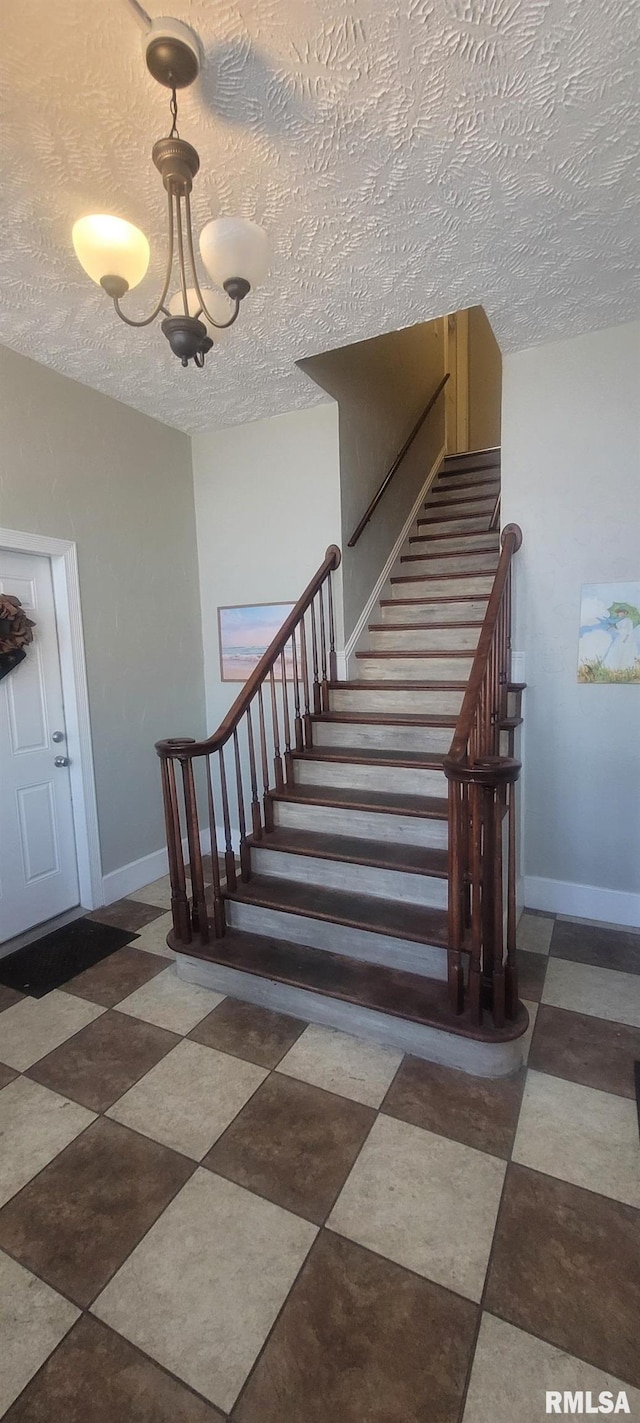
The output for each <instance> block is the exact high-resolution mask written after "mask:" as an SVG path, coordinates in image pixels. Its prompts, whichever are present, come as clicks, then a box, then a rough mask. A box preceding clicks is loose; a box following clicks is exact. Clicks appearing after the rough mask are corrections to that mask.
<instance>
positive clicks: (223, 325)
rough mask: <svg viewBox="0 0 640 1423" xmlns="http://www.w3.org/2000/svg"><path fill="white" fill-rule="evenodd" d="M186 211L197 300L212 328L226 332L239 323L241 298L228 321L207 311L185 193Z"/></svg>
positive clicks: (237, 298)
mask: <svg viewBox="0 0 640 1423" xmlns="http://www.w3.org/2000/svg"><path fill="white" fill-rule="evenodd" d="M184 209H185V217H186V227H187V247H188V251H189V261H190V263H191V271H192V272H193V285H194V287H195V291H196V296H197V298H198V301H199V302H200V309H201V311H203V312H204V314H205V316H206V318H207V321H208V322H209V324H210V326H217V328H218V331H226V330H227V329H228V328H229V326H233V323H234V321H237V319H238V312H239V310H240V299H239V297H236V299H235V304H234V311H233V314H232V316H231V317H230V318H229V320H228V321H216V320H215V317H213V316H212V315H211V312H210V311H207V305H206V302H205V299H204V297H203V295H202V292H201V290H200V283H199V281H198V270H197V267H196V258H195V253H194V250H193V229H192V226H191V202H190V199H189V194H188V193H185V195H184Z"/></svg>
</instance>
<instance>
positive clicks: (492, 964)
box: [443, 524, 523, 1028]
mask: <svg viewBox="0 0 640 1423" xmlns="http://www.w3.org/2000/svg"><path fill="white" fill-rule="evenodd" d="M500 543H501V552H500V558H499V561H498V567H497V570H496V574H495V578H494V581H493V586H492V589H491V593H490V595H489V601H488V604H487V610H486V613H485V616H484V620H483V624H482V628H481V631H480V637H479V640H478V646H477V648H476V652H475V656H474V658H473V662H472V666H471V673H470V676H469V680H468V683H467V688H466V691H465V694H464V697H463V700H462V706H461V708H460V713H459V715H458V719H457V722H456V727H455V731H454V734H453V740H452V743H451V747H450V750H449V752H448V754H447V756H446V757H445V759H444V763H443V769H444V773H445V776H446V777H447V780H448V783H449V817H448V818H449V911H448V925H449V985H450V992H451V1001H452V1006H453V1008H454V1009H455V1011H456V1012H459V1013H460V1012H463V1011H465V1010H468V1011H469V1012H470V1015H471V1018H472V1021H473V1022H474V1023H480V1022H481V1021H482V1013H483V1008H487V1007H488V1008H490V1009H491V1011H492V1013H493V1018H494V1024H495V1026H496V1027H498V1028H499V1027H502V1026H503V1025H504V1020H505V1016H506V1017H509V1018H513V1017H515V1016H516V1015H517V1012H518V990H517V969H516V960H515V950H516V945H515V930H516V899H515V883H516V809H515V785H516V782H517V780H518V777H519V775H520V770H521V766H520V762H519V761H517V760H516V759H515V758H514V755H513V750H514V736H515V727H516V725H517V724H518V723H519V720H520V697H521V694H522V690H523V689H522V688H521V687H520V686H518V687H515V686H514V684H513V683H512V681H511V665H510V664H511V576H512V564H513V557H514V554H515V553H517V551H518V549H519V548H520V546H521V544H522V530H521V529H520V527H519V525H518V524H507V526H506V527H505V528H504V529H503V531H502V535H501V540H500ZM512 693H513V694H515V696H516V700H517V707H516V711H515V714H514V715H513V716H510V715H509V696H510V694H512ZM505 732H506V734H507V740H508V748H509V754H508V755H503V754H501V737H502V736H503V735H504V733H505ZM505 815H507V816H508V838H507V852H506V868H507V916H506V919H507V922H506V935H505V926H504V914H503V820H504V817H505ZM463 954H464V955H465V957H466V956H467V955H468V956H469V972H468V981H467V982H466V983H465V975H464V969H463V960H462V955H463Z"/></svg>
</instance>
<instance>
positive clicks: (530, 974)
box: [518, 949, 549, 1003]
mask: <svg viewBox="0 0 640 1423" xmlns="http://www.w3.org/2000/svg"><path fill="white" fill-rule="evenodd" d="M548 963H549V960H548V958H547V955H546V954H528V953H525V952H524V950H522V949H520V950H519V952H518V993H519V994H520V997H521V998H528V1000H529V1002H530V1003H539V1002H540V999H541V997H542V990H543V988H544V980H545V975H546V972H547V965H548Z"/></svg>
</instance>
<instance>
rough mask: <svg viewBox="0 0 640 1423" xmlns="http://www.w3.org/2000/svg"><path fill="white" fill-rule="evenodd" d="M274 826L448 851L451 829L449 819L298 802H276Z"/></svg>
mask: <svg viewBox="0 0 640 1423" xmlns="http://www.w3.org/2000/svg"><path fill="white" fill-rule="evenodd" d="M273 818H274V824H275V825H282V826H286V828H287V829H288V830H309V831H314V832H316V833H317V834H319V835H346V836H349V835H353V836H355V838H356V839H358V840H392V841H393V842H394V844H396V845H423V846H424V847H425V849H430V850H446V848H447V845H448V843H449V830H448V826H447V822H446V820H436V819H435V818H432V819H429V818H428V817H427V816H420V815H391V814H390V813H389V812H388V811H372V810H354V809H351V807H346V806H337V805H309V804H303V805H298V804H297V802H295V801H288V800H277V801H274V807H273Z"/></svg>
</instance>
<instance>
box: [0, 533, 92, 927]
mask: <svg viewBox="0 0 640 1423" xmlns="http://www.w3.org/2000/svg"><path fill="white" fill-rule="evenodd" d="M0 546H1V547H2V548H7V549H11V550H12V552H14V553H32V554H40V555H41V556H43V557H45V558H49V559H50V561H51V575H52V579H53V595H54V602H55V609H56V623H57V629H58V644H59V651H60V670H61V674H62V694H63V697H64V709H65V722H66V730H67V746H68V749H69V759H70V761H71V765H70V767H69V777H70V781H71V797H72V802H73V822H74V829H75V840H76V857H77V861H78V883H79V890H80V902H81V904H82V905H83V906H84V908H85V909H97V908H98V907H99V906H100V905H101V904H104V899H103V897H102V891H103V880H102V861H101V855H100V832H99V828H98V807H97V802H96V788H95V778H94V771H93V748H92V744H91V718H90V714H89V692H88V687H87V668H86V661H85V655H84V633H83V628H82V609H81V605H80V579H79V575H78V552H77V548H76V545H75V543H73V542H72V541H71V540H69V539H56V538H49V537H48V536H47V535H46V534H25V533H22V532H20V531H19V530H17V529H2V528H0Z"/></svg>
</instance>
